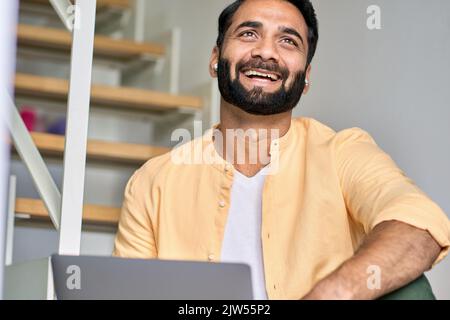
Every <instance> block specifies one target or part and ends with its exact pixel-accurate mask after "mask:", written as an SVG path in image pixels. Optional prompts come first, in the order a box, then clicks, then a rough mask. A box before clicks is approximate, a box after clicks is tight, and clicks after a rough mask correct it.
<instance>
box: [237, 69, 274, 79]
mask: <svg viewBox="0 0 450 320" xmlns="http://www.w3.org/2000/svg"><path fill="white" fill-rule="evenodd" d="M245 75H246V76H247V77H249V76H258V77H265V78H269V79H272V80H274V81H277V80H278V76H277V75H275V74H268V73H261V72H258V71H254V70H248V71H246V72H245Z"/></svg>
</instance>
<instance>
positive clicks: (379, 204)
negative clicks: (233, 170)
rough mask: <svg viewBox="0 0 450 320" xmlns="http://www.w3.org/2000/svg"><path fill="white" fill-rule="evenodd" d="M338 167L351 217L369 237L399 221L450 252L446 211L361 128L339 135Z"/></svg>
mask: <svg viewBox="0 0 450 320" xmlns="http://www.w3.org/2000/svg"><path fill="white" fill-rule="evenodd" d="M335 146H336V166H337V171H338V175H339V179H340V182H341V187H342V192H343V196H344V199H345V202H346V205H347V209H348V211H349V214H350V215H351V216H352V217H353V218H354V219H355V220H356V221H358V222H359V223H361V224H362V225H363V227H364V231H365V232H366V234H367V233H369V232H370V231H371V230H372V229H373V228H374V227H375V226H376V225H378V224H379V223H381V222H383V221H389V220H397V221H401V222H404V223H407V224H409V225H411V226H414V227H417V228H419V229H422V230H427V231H428V232H429V233H430V234H431V236H432V237H433V238H434V239H435V240H436V241H437V242H438V243H439V245H440V246H441V248H442V251H441V253H440V255H439V257H438V258H437V259H436V261H435V262H434V264H433V265H435V264H437V263H438V262H440V261H441V260H442V259H443V258H444V257H445V256H446V255H447V254H448V252H449V248H450V221H449V220H448V218H447V216H446V215H445V213H444V212H443V211H442V209H441V208H440V207H439V206H438V205H437V204H436V203H434V202H433V201H432V200H431V199H430V198H429V197H428V196H427V195H426V194H424V193H423V192H422V191H421V190H420V189H419V188H418V187H417V185H416V184H415V183H414V182H413V181H412V180H411V179H410V178H408V177H407V176H406V175H405V173H404V172H403V171H402V170H401V169H399V168H398V167H397V165H396V164H395V162H394V161H393V160H392V158H391V157H390V156H389V155H388V154H386V153H385V152H383V150H381V149H380V148H379V147H378V146H377V144H376V143H375V141H374V140H373V139H372V137H371V136H370V135H369V134H368V133H367V132H365V131H363V130H361V129H359V128H352V129H347V130H344V131H341V132H339V133H338V134H337V135H336V145H335Z"/></svg>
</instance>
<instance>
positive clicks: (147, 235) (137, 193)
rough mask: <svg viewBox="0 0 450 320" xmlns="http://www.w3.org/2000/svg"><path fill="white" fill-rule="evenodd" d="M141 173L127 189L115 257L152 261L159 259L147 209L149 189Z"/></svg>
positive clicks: (131, 181) (116, 241)
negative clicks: (152, 259) (141, 177)
mask: <svg viewBox="0 0 450 320" xmlns="http://www.w3.org/2000/svg"><path fill="white" fill-rule="evenodd" d="M139 172H140V171H137V172H135V174H134V175H133V176H132V177H131V178H130V180H129V181H128V183H127V186H126V188H125V194H124V201H123V205H122V211H121V214H120V220H119V227H118V231H117V234H116V239H115V243H114V251H113V256H116V257H123V258H142V259H150V258H156V257H157V250H156V246H155V238H154V232H153V227H152V222H151V218H150V215H149V213H148V210H147V209H145V208H146V206H145V199H144V197H145V195H146V194H149V193H147V192H146V190H147V189H148V187H147V186H146V185H145V183H143V182H141V181H142V180H143V179H140V178H139Z"/></svg>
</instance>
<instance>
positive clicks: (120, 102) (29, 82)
mask: <svg viewBox="0 0 450 320" xmlns="http://www.w3.org/2000/svg"><path fill="white" fill-rule="evenodd" d="M15 88H16V93H17V94H19V95H27V96H33V97H43V98H50V99H57V100H66V99H67V95H68V91H69V81H67V80H64V79H58V78H50V77H42V76H36V75H30V74H23V73H17V74H16V80H15ZM91 103H92V104H94V105H98V106H105V107H114V108H123V109H138V110H147V111H168V110H174V109H175V110H176V109H179V108H187V109H197V110H200V109H201V108H202V99H201V98H199V97H192V96H179V95H172V94H169V93H165V92H158V91H150V90H143V89H135V88H129V87H112V86H105V85H92V87H91Z"/></svg>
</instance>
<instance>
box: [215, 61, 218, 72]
mask: <svg viewBox="0 0 450 320" xmlns="http://www.w3.org/2000/svg"><path fill="white" fill-rule="evenodd" d="M218 68H219V65H218V64H217V63H216V64H215V65H214V71H216V72H217V69H218Z"/></svg>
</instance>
